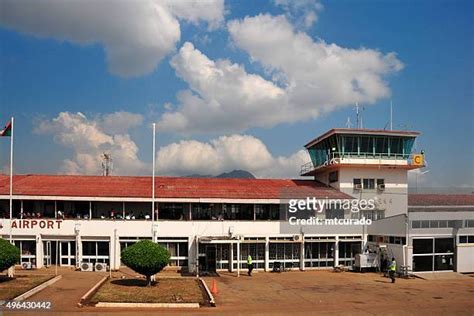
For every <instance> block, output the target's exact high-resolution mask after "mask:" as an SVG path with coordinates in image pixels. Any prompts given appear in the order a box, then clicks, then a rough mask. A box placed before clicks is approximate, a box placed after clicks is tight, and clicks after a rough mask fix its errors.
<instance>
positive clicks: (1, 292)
mask: <svg viewBox="0 0 474 316" xmlns="http://www.w3.org/2000/svg"><path fill="white" fill-rule="evenodd" d="M53 277H54V275H51V274H29V275H15V277H14V278H13V279H9V278H7V277H6V276H5V275H2V276H0V300H11V299H13V298H15V297H17V296H18V295H20V294H23V293H25V292H26V291H28V290H31V289H32V288H34V287H36V286H38V285H40V284H41V283H43V282H46V281H47V280H49V279H51V278H53Z"/></svg>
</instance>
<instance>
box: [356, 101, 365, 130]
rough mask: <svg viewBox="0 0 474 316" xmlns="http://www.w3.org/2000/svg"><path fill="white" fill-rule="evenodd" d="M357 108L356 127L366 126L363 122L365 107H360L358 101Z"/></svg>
mask: <svg viewBox="0 0 474 316" xmlns="http://www.w3.org/2000/svg"><path fill="white" fill-rule="evenodd" d="M355 110H356V128H364V124H363V123H362V111H363V110H364V107H362V108H360V107H359V103H358V102H356V106H355Z"/></svg>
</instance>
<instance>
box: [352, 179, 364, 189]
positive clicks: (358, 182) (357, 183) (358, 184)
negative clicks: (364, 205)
mask: <svg viewBox="0 0 474 316" xmlns="http://www.w3.org/2000/svg"><path fill="white" fill-rule="evenodd" d="M353 185H354V189H359V188H361V186H362V181H361V179H357V178H356V179H354V180H353Z"/></svg>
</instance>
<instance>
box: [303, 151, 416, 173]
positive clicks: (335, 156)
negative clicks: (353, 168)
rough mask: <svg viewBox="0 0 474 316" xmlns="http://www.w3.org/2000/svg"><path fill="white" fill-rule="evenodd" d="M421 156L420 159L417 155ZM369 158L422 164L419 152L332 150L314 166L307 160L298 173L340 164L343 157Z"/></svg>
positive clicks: (413, 164) (412, 164) (411, 164)
mask: <svg viewBox="0 0 474 316" xmlns="http://www.w3.org/2000/svg"><path fill="white" fill-rule="evenodd" d="M420 156H421V157H423V158H422V159H421V160H420V159H418V158H419V157H420ZM347 158H356V159H371V160H380V161H382V160H405V161H407V164H408V165H409V166H418V167H423V166H424V155H423V154H419V153H413V154H387V153H351V152H344V153H342V152H332V153H331V154H330V155H328V157H327V159H326V160H325V161H324V162H323V163H321V164H319V165H317V166H315V165H314V164H313V162H312V161H309V162H307V163H305V164H303V165H302V166H301V169H300V175H305V174H308V173H310V172H312V171H314V170H316V169H319V168H322V167H326V166H329V165H334V164H340V163H342V162H343V160H344V159H347Z"/></svg>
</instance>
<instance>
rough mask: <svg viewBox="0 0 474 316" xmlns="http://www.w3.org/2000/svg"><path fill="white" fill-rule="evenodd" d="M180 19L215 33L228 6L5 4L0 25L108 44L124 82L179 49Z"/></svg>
mask: <svg viewBox="0 0 474 316" xmlns="http://www.w3.org/2000/svg"><path fill="white" fill-rule="evenodd" d="M179 19H182V20H185V21H189V22H191V23H198V22H199V21H204V22H207V23H208V25H209V27H210V28H215V27H217V26H218V25H220V24H221V23H222V22H223V19H224V1H223V0H207V1H199V0H181V1H179V0H142V1H129V0H115V1H100V0H90V1H86V2H84V1H62V0H42V1H36V0H21V1H17V0H3V1H2V3H1V10H0V24H1V25H3V26H6V27H9V28H12V29H15V30H18V31H20V32H24V33H28V34H33V35H35V36H38V37H52V38H56V39H59V40H64V41H69V42H72V43H77V44H80V45H89V44H93V43H100V44H102V45H103V46H104V50H105V53H106V56H107V63H108V67H109V71H110V72H111V73H113V74H117V75H120V76H123V77H130V76H139V75H143V74H147V73H149V72H151V71H153V69H154V68H155V67H156V66H157V64H158V63H159V62H160V60H161V59H162V58H163V57H164V56H166V55H167V54H168V53H170V52H171V51H172V50H174V48H175V45H176V43H177V42H178V41H179V39H180V36H181V32H180V24H179Z"/></svg>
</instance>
